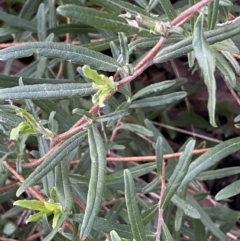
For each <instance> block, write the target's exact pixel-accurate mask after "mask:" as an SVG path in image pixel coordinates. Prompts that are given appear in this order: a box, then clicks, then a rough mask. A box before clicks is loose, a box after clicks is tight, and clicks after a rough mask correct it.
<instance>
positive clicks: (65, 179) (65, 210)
mask: <svg viewBox="0 0 240 241" xmlns="http://www.w3.org/2000/svg"><path fill="white" fill-rule="evenodd" d="M58 167H59V168H58ZM58 167H57V169H58V177H59V176H60V178H58V179H57V181H61V184H62V185H61V184H60V185H61V186H62V187H61V188H62V189H61V191H63V193H60V191H59V190H57V192H58V195H59V196H60V195H62V197H63V198H64V202H63V203H62V205H60V208H59V210H56V211H55V212H54V217H53V223H52V227H53V230H52V231H51V232H50V233H49V234H48V235H47V236H46V237H45V238H44V239H43V241H51V240H53V238H54V236H55V234H56V233H57V232H58V231H59V229H60V228H61V226H62V224H63V222H64V221H65V220H66V219H67V217H68V216H69V215H70V214H71V211H72V207H73V192H72V187H71V183H70V180H69V173H68V163H67V161H66V159H65V160H64V161H62V162H61V164H60V165H59V166H58Z"/></svg>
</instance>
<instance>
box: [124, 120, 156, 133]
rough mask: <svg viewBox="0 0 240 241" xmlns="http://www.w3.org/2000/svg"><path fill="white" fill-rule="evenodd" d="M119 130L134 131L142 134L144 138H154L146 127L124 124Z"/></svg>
mask: <svg viewBox="0 0 240 241" xmlns="http://www.w3.org/2000/svg"><path fill="white" fill-rule="evenodd" d="M119 129H123V130H128V131H132V132H134V133H137V134H141V135H144V136H153V133H152V132H151V131H149V130H148V129H147V128H146V127H144V126H140V125H137V124H130V123H123V124H122V125H121V126H120V127H119Z"/></svg>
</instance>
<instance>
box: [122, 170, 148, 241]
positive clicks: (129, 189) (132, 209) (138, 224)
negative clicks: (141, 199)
mask: <svg viewBox="0 0 240 241" xmlns="http://www.w3.org/2000/svg"><path fill="white" fill-rule="evenodd" d="M124 183H125V195H126V205H127V211H128V217H129V222H130V225H131V229H132V233H133V237H134V239H135V240H138V241H147V236H146V232H145V228H144V226H143V222H142V218H141V215H140V211H139V208H138V203H137V200H136V190H135V185H134V181H133V177H132V174H131V172H130V171H129V170H127V169H126V170H124Z"/></svg>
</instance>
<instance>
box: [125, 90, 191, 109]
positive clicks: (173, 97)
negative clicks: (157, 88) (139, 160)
mask: <svg viewBox="0 0 240 241" xmlns="http://www.w3.org/2000/svg"><path fill="white" fill-rule="evenodd" d="M186 95H187V93H186V92H184V91H179V92H174V93H170V94H166V95H161V96H155V97H149V98H144V99H141V100H136V101H133V102H132V103H131V104H130V108H146V107H154V106H164V105H167V104H171V103H173V102H175V101H178V100H181V99H183V98H184V97H185V96H186Z"/></svg>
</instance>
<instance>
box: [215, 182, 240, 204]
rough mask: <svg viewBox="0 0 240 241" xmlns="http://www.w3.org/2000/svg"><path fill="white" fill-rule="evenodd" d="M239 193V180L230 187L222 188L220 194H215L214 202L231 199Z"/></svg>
mask: <svg viewBox="0 0 240 241" xmlns="http://www.w3.org/2000/svg"><path fill="white" fill-rule="evenodd" d="M239 193H240V180H237V181H235V182H233V183H231V184H230V185H228V186H226V187H224V188H223V189H222V190H221V191H220V192H218V193H217V195H216V197H215V200H217V201H220V200H222V199H226V198H229V197H233V196H235V195H237V194H239Z"/></svg>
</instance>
